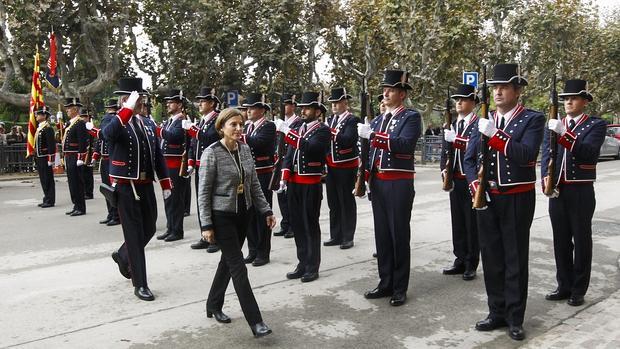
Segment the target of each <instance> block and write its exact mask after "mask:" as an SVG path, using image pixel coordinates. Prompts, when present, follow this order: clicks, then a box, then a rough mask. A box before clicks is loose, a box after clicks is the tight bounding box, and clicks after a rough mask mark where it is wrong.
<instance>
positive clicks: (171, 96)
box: [164, 88, 186, 102]
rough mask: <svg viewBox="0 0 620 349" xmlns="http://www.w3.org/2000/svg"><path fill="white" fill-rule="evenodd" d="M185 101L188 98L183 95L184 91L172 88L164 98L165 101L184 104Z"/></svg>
mask: <svg viewBox="0 0 620 349" xmlns="http://www.w3.org/2000/svg"><path fill="white" fill-rule="evenodd" d="M185 99H186V97H185V95H184V94H183V90H181V89H178V88H172V89H170V90H168V93H167V94H166V96H165V97H164V100H165V101H178V102H183V101H184V100H185Z"/></svg>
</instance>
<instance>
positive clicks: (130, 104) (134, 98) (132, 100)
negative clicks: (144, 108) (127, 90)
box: [123, 91, 140, 110]
mask: <svg viewBox="0 0 620 349" xmlns="http://www.w3.org/2000/svg"><path fill="white" fill-rule="evenodd" d="M139 98H140V94H139V93H138V91H131V94H130V95H129V98H127V100H126V101H125V103H123V108H128V109H131V110H133V108H135V106H136V102H138V99H139Z"/></svg>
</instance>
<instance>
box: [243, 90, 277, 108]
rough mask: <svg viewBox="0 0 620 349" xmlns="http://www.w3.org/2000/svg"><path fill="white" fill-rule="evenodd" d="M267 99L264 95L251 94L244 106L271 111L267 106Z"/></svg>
mask: <svg viewBox="0 0 620 349" xmlns="http://www.w3.org/2000/svg"><path fill="white" fill-rule="evenodd" d="M266 101H267V97H266V96H265V94H264V93H250V94H248V95H247V96H246V98H245V101H244V102H243V106H244V107H246V108H250V107H263V108H265V109H266V110H271V107H270V106H269V104H267V102H266Z"/></svg>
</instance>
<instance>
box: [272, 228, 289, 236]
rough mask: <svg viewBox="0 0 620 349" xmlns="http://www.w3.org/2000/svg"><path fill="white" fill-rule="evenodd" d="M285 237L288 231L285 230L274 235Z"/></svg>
mask: <svg viewBox="0 0 620 349" xmlns="http://www.w3.org/2000/svg"><path fill="white" fill-rule="evenodd" d="M284 235H286V231H285V230H284V229H283V230H280V231H278V232H275V233H273V236H284Z"/></svg>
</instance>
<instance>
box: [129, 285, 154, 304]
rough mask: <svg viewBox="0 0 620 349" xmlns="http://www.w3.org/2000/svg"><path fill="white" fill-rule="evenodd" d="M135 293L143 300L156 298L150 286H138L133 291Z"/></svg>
mask: <svg viewBox="0 0 620 349" xmlns="http://www.w3.org/2000/svg"><path fill="white" fill-rule="evenodd" d="M133 294H135V295H136V297H138V298H140V299H141V300H143V301H153V300H155V296H153V293H151V290H149V288H148V287H136V288H135V290H134V291H133Z"/></svg>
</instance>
